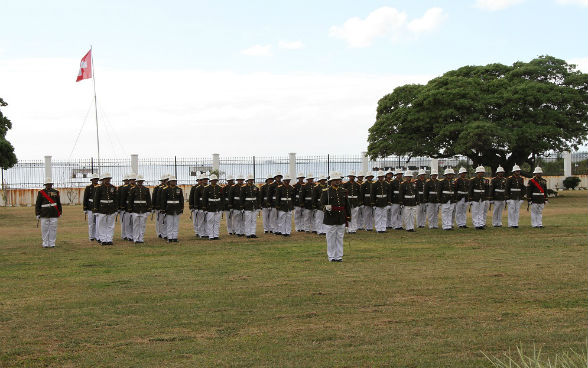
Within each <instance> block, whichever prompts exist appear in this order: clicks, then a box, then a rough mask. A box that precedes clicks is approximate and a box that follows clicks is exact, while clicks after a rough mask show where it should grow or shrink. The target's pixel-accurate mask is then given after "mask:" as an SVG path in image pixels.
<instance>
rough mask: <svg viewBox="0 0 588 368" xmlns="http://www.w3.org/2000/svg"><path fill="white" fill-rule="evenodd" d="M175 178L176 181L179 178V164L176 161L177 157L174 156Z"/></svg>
mask: <svg viewBox="0 0 588 368" xmlns="http://www.w3.org/2000/svg"><path fill="white" fill-rule="evenodd" d="M174 176H175V177H176V179H177V178H178V162H177V160H176V156H174Z"/></svg>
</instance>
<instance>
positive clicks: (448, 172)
mask: <svg viewBox="0 0 588 368" xmlns="http://www.w3.org/2000/svg"><path fill="white" fill-rule="evenodd" d="M447 174H455V171H453V169H452V168H450V167H448V168H447V169H445V171H444V172H443V175H447Z"/></svg>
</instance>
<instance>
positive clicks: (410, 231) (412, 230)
mask: <svg viewBox="0 0 588 368" xmlns="http://www.w3.org/2000/svg"><path fill="white" fill-rule="evenodd" d="M406 231H408V232H409V233H414V229H410V230H406Z"/></svg>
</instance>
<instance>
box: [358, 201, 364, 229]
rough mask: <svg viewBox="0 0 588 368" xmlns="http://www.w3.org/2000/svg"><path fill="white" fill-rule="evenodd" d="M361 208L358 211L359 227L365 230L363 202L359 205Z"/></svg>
mask: <svg viewBox="0 0 588 368" xmlns="http://www.w3.org/2000/svg"><path fill="white" fill-rule="evenodd" d="M357 208H358V209H359V210H358V211H357V229H360V230H365V224H364V223H363V220H364V216H363V211H364V208H365V206H364V205H363V204H362V205H361V206H359V207H357Z"/></svg>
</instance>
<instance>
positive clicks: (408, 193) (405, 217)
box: [400, 170, 419, 232]
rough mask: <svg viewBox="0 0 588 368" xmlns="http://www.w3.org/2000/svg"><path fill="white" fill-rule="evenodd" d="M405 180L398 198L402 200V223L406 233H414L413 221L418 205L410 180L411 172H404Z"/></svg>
mask: <svg viewBox="0 0 588 368" xmlns="http://www.w3.org/2000/svg"><path fill="white" fill-rule="evenodd" d="M404 178H405V180H404V181H403V182H402V183H401V184H400V198H402V221H403V223H404V229H405V230H406V231H410V232H414V221H415V218H416V212H417V206H418V204H419V199H418V198H419V196H418V189H417V186H416V183H415V182H414V181H413V180H412V171H411V170H406V172H405V173H404Z"/></svg>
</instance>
